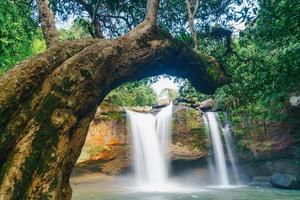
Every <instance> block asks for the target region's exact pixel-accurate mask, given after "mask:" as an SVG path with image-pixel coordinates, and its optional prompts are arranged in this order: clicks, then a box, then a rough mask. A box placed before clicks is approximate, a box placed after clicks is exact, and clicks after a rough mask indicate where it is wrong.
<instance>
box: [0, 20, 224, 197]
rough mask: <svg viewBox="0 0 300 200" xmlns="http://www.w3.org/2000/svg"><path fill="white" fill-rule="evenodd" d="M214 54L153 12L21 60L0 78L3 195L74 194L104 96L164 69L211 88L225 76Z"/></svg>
mask: <svg viewBox="0 0 300 200" xmlns="http://www.w3.org/2000/svg"><path fill="white" fill-rule="evenodd" d="M155 20H156V19H155ZM209 60H210V59H207V60H206V59H205V57H203V58H202V57H199V56H198V55H196V54H195V53H194V52H193V51H192V50H190V49H189V48H187V47H186V46H185V45H184V44H182V43H180V42H178V41H176V40H174V39H172V38H171V37H170V36H169V35H168V34H166V33H164V32H161V31H160V30H159V29H157V27H156V26H155V23H153V18H152V17H151V15H150V17H148V18H146V20H145V21H144V22H143V23H141V24H140V25H139V26H137V27H136V28H135V29H133V30H132V31H131V32H129V33H128V34H127V35H125V36H123V37H121V38H118V39H112V40H104V39H84V40H77V41H66V42H63V43H58V44H55V45H53V46H52V47H50V48H49V49H47V50H46V51H45V52H44V53H42V54H40V55H38V56H36V57H33V58H31V59H28V60H25V61H23V62H22V63H20V64H19V65H17V66H15V67H14V68H13V69H12V70H10V71H9V72H8V73H7V74H5V75H4V76H2V77H0V117H1V118H0V152H1V154H0V170H1V172H0V199H1V200H4V199H5V200H10V199H35V200H36V199H56V200H57V199H63V200H66V199H71V187H70V184H69V178H70V175H71V171H72V169H73V167H74V165H75V163H76V160H77V158H78V157H79V154H80V152H81V148H82V146H83V144H84V141H85V137H86V134H87V130H88V126H89V123H90V122H91V120H92V119H93V117H94V113H95V110H96V108H97V106H98V105H99V104H100V103H101V101H102V99H103V98H104V97H105V95H106V94H107V93H108V92H109V91H110V90H112V89H113V88H115V87H117V86H118V85H120V84H122V83H124V82H127V81H132V80H138V79H141V78H144V77H148V76H152V75H158V74H162V73H167V74H170V75H176V76H180V77H184V78H188V79H189V80H190V81H191V82H192V84H194V86H195V87H196V88H197V89H198V90H199V91H202V92H205V93H210V92H212V91H214V89H215V88H216V87H217V86H218V85H219V84H220V82H221V79H216V78H213V77H212V76H211V75H210V74H209V73H208V71H210V70H211V69H209V68H213V69H214V66H215V64H214V63H210V61H209ZM3 152H5V153H3Z"/></svg>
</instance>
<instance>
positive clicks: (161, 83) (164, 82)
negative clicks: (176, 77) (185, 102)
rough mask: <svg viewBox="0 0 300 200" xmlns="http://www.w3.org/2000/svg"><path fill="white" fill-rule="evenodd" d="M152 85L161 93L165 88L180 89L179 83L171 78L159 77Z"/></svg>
mask: <svg viewBox="0 0 300 200" xmlns="http://www.w3.org/2000/svg"><path fill="white" fill-rule="evenodd" d="M151 87H152V88H153V89H154V90H155V92H156V93H157V94H158V95H159V94H160V92H161V91H162V90H163V89H164V88H171V89H175V90H177V91H178V88H179V85H178V83H174V81H173V80H171V79H169V78H165V77H159V79H158V81H157V82H155V83H153V84H152V85H151Z"/></svg>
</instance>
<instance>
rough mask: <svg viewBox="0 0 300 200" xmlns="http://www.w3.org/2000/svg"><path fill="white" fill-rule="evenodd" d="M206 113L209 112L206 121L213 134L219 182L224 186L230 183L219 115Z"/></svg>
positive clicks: (212, 139)
mask: <svg viewBox="0 0 300 200" xmlns="http://www.w3.org/2000/svg"><path fill="white" fill-rule="evenodd" d="M206 114H207V119H205V121H204V122H206V124H207V125H208V126H209V130H210V134H211V141H212V145H213V152H214V159H215V164H216V171H217V177H218V179H219V184H220V185H223V186H227V185H229V178H228V170H227V166H226V160H225V153H224V148H223V145H222V140H221V134H220V129H219V123H218V120H217V115H216V113H214V112H207V113H206ZM204 116H205V115H204ZM205 117H206V116H205Z"/></svg>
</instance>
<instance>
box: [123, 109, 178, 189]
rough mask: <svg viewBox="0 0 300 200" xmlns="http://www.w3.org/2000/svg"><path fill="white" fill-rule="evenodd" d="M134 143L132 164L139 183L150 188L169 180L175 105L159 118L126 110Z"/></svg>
mask: <svg viewBox="0 0 300 200" xmlns="http://www.w3.org/2000/svg"><path fill="white" fill-rule="evenodd" d="M126 114H127V119H128V122H129V128H130V132H131V134H132V141H133V162H134V163H133V164H134V173H135V178H136V181H137V184H138V185H140V186H146V187H151V188H159V187H162V186H164V185H165V184H166V183H167V181H168V175H169V173H168V168H169V167H168V166H169V156H168V153H167V152H168V147H169V142H170V137H171V136H170V135H171V123H172V104H170V105H168V106H166V107H165V108H163V109H161V111H160V112H159V113H158V114H157V115H156V116H154V115H152V114H150V113H138V112H133V111H128V110H127V111H126Z"/></svg>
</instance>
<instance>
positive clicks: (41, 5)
mask: <svg viewBox="0 0 300 200" xmlns="http://www.w3.org/2000/svg"><path fill="white" fill-rule="evenodd" d="M37 3H38V9H39V17H40V21H41V26H42V31H43V35H44V38H45V41H46V45H47V47H50V46H52V45H53V44H55V43H56V42H57V41H58V32H57V29H56V27H55V21H54V16H53V13H52V10H51V9H50V7H49V1H48V0H37Z"/></svg>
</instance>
